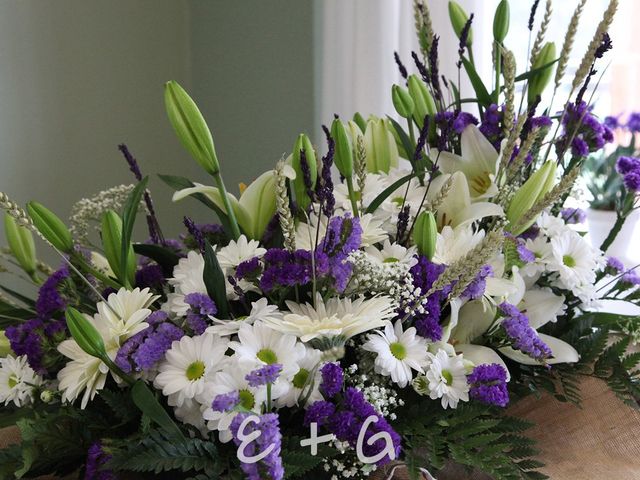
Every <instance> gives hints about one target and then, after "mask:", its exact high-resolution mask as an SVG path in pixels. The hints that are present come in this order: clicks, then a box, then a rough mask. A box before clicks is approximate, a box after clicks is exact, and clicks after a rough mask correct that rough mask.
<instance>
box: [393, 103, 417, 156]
mask: <svg viewBox="0 0 640 480" xmlns="http://www.w3.org/2000/svg"><path fill="white" fill-rule="evenodd" d="M387 118H388V119H389V121H390V122H391V125H392V126H393V128H394V130H395V131H396V133H397V134H398V138H399V139H400V143H402V148H403V149H404V151H405V155H406V156H405V158H406V159H407V160H409V161H410V162H411V164H413V152H414V151H415V149H416V147H415V145H413V144H412V143H411V139H410V138H409V136H408V135H407V132H405V131H404V128H402V126H401V125H400V124H399V123H398V122H396V121H395V120H394V119H393V118H391V117H390V116H388V115H387Z"/></svg>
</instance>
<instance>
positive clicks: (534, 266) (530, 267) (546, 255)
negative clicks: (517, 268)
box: [521, 234, 551, 277]
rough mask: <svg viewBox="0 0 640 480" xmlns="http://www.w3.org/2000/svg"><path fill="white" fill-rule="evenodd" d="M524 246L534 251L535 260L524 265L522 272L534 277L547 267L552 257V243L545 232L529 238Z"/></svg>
mask: <svg viewBox="0 0 640 480" xmlns="http://www.w3.org/2000/svg"><path fill="white" fill-rule="evenodd" d="M524 246H525V248H526V249H527V250H529V251H530V252H531V253H533V256H534V257H535V260H534V261H533V262H530V263H527V264H526V265H524V266H523V267H522V269H521V273H522V275H524V276H526V277H533V276H534V275H536V274H538V273H540V272H543V271H544V270H545V269H546V265H547V263H548V262H549V259H550V258H551V244H550V243H549V240H548V238H547V237H546V236H545V235H544V234H540V235H538V236H537V237H536V238H534V239H529V238H528V239H527V240H526V241H525V244H524Z"/></svg>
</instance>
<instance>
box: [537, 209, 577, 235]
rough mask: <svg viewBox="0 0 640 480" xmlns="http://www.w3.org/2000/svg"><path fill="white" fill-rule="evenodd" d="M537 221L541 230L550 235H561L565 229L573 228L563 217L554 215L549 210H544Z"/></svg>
mask: <svg viewBox="0 0 640 480" xmlns="http://www.w3.org/2000/svg"><path fill="white" fill-rule="evenodd" d="M536 223H537V224H538V227H540V230H542V232H543V233H544V234H545V235H547V236H549V237H554V236H556V235H561V234H562V233H564V232H565V231H567V230H571V229H570V228H569V227H567V225H566V224H565V223H564V220H562V218H560V217H554V216H553V215H550V214H549V213H547V212H542V213H541V214H540V217H538V220H537V221H536Z"/></svg>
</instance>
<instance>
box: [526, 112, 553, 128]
mask: <svg viewBox="0 0 640 480" xmlns="http://www.w3.org/2000/svg"><path fill="white" fill-rule="evenodd" d="M551 123H552V122H551V119H550V118H549V117H547V116H546V115H541V116H539V117H532V118H531V120H530V126H531V128H545V127H550V126H551Z"/></svg>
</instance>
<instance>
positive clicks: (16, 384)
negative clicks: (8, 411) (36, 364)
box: [0, 355, 42, 407]
mask: <svg viewBox="0 0 640 480" xmlns="http://www.w3.org/2000/svg"><path fill="white" fill-rule="evenodd" d="M41 384H42V377H40V375H38V374H36V372H34V371H33V369H32V368H31V367H30V366H29V363H28V362H27V357H26V356H25V355H21V356H19V357H13V356H12V355H9V356H7V357H5V358H0V403H4V405H5V406H6V405H8V404H9V403H10V402H13V404H14V405H15V406H16V407H22V406H23V405H25V404H27V403H30V402H32V401H33V390H34V387H37V386H39V385H41Z"/></svg>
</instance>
